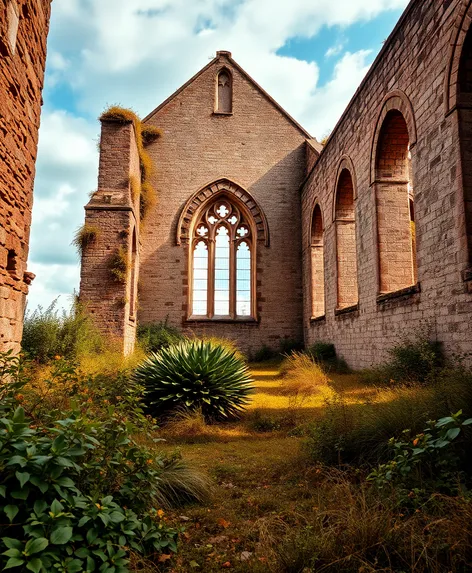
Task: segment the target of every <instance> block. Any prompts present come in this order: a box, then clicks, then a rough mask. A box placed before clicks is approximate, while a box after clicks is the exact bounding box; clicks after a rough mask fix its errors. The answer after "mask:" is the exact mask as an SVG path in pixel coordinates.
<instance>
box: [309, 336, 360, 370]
mask: <svg viewBox="0 0 472 573" xmlns="http://www.w3.org/2000/svg"><path fill="white" fill-rule="evenodd" d="M306 352H307V354H308V355H309V356H311V357H312V358H313V359H314V360H315V361H316V362H319V363H320V364H321V365H323V367H324V368H325V369H326V370H328V371H329V372H336V373H338V374H349V372H350V371H351V370H350V368H349V366H348V365H347V364H346V361H345V360H343V359H342V358H339V357H338V355H337V353H336V348H335V346H334V344H331V343H330V342H316V343H315V344H313V345H312V346H310V347H309V348H308V349H307V351H306Z"/></svg>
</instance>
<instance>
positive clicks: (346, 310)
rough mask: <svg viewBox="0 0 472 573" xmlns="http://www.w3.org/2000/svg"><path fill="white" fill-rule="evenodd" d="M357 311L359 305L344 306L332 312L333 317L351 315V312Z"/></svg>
mask: <svg viewBox="0 0 472 573" xmlns="http://www.w3.org/2000/svg"><path fill="white" fill-rule="evenodd" d="M358 310H359V303H356V304H352V305H351V306H346V307H344V308H337V309H336V310H335V311H334V316H342V315H343V314H351V313H352V312H357V311H358Z"/></svg>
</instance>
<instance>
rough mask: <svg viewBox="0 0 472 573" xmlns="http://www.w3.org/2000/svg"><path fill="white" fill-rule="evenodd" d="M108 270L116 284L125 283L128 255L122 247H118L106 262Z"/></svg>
mask: <svg viewBox="0 0 472 573" xmlns="http://www.w3.org/2000/svg"><path fill="white" fill-rule="evenodd" d="M108 265H109V266H108V268H109V269H110V272H111V274H112V275H113V278H114V280H115V281H116V282H118V283H125V282H126V277H127V276H128V267H129V262H128V253H127V252H126V249H125V248H124V247H123V246H120V247H119V248H118V249H117V250H116V251H115V253H113V255H112V256H111V257H110V260H109V261H108Z"/></svg>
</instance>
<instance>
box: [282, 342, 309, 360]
mask: <svg viewBox="0 0 472 573" xmlns="http://www.w3.org/2000/svg"><path fill="white" fill-rule="evenodd" d="M304 347H305V345H304V344H303V342H301V341H300V340H293V339H291V338H282V339H281V340H280V344H279V348H280V354H282V355H284V356H286V355H288V354H292V352H301V351H302V350H303V349H304Z"/></svg>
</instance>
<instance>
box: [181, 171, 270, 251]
mask: <svg viewBox="0 0 472 573" xmlns="http://www.w3.org/2000/svg"><path fill="white" fill-rule="evenodd" d="M225 194H226V195H228V196H229V197H231V198H232V199H233V200H234V201H236V203H238V204H239V205H241V207H242V208H243V209H245V210H246V211H247V212H248V213H249V214H250V216H251V218H252V220H253V221H254V224H255V227H256V229H255V231H256V234H257V240H258V241H263V242H264V244H265V246H266V247H269V246H270V236H269V225H268V223H267V218H266V216H265V214H264V211H263V210H262V208H261V207H260V206H259V204H258V202H257V201H256V200H255V199H254V197H253V196H252V195H251V194H250V193H249V191H247V190H246V189H244V187H242V186H241V185H238V183H235V182H234V181H231V180H230V179H227V178H221V179H217V180H216V181H214V182H212V183H209V184H207V185H205V186H204V187H202V188H201V189H200V190H199V191H197V192H196V193H194V194H193V195H192V196H191V197H190V199H189V200H188V201H187V203H186V204H185V205H184V208H183V209H182V213H181V214H180V217H179V222H178V224H177V237H176V243H177V245H181V244H182V243H188V242H189V239H190V236H191V226H192V221H193V220H194V218H195V216H196V215H197V214H198V213H199V211H200V210H201V209H202V208H203V207H204V206H205V205H206V204H207V203H208V202H209V201H212V200H213V199H215V198H216V197H217V196H218V195H225Z"/></svg>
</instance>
